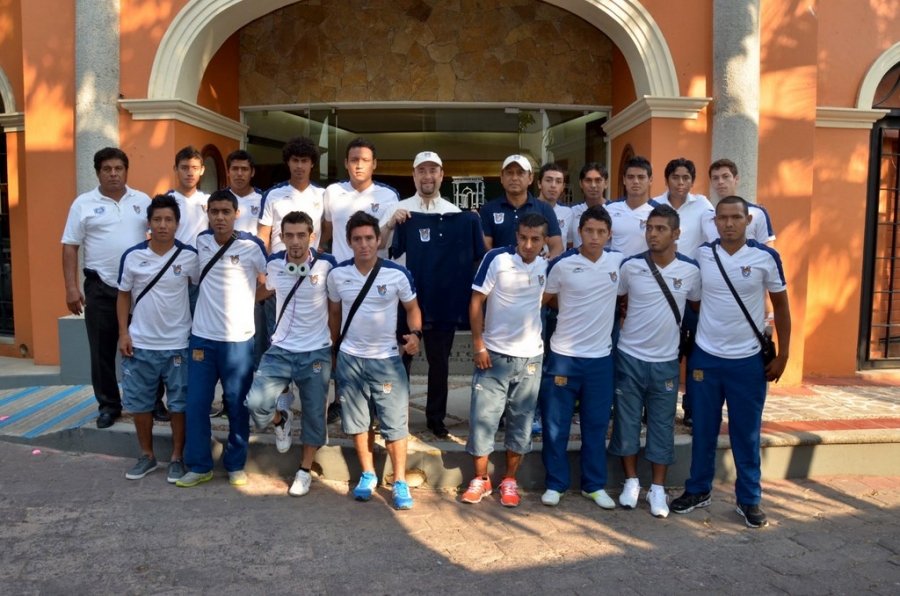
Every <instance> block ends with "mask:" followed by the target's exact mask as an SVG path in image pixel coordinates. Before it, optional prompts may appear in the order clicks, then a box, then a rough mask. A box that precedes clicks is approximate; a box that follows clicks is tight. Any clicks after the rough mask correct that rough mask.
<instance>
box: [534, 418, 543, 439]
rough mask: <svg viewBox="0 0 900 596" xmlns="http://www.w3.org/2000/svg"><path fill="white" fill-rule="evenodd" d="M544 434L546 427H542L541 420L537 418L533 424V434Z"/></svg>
mask: <svg viewBox="0 0 900 596" xmlns="http://www.w3.org/2000/svg"><path fill="white" fill-rule="evenodd" d="M543 432H544V427H543V426H542V425H541V419H540V418H538V417H537V416H535V417H534V421H533V422H532V423H531V434H533V435H539V434H541V433H543Z"/></svg>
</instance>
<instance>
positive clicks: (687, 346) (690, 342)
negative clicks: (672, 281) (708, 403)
mask: <svg viewBox="0 0 900 596" xmlns="http://www.w3.org/2000/svg"><path fill="white" fill-rule="evenodd" d="M644 260H646V261H647V265H648V266H649V267H650V271H651V272H652V273H653V277H654V278H655V279H656V283H658V284H659V288H660V289H661V290H662V293H663V295H665V297H666V300H667V301H668V303H669V306H670V307H671V308H672V314H674V315H675V324H676V325H678V328H679V329H680V330H681V335H680V338H679V341H678V359H679V360H681V359H682V358H688V357H689V356H690V355H691V351H693V349H694V333H693V332H692V331H691V330H690V329H688V328H687V327H683V326H682V325H681V312H680V311H679V310H678V305H677V304H675V297H674V296H672V292H671V291H669V286H668V285H666V280H664V279H663V277H662V275H661V274H660V273H659V269H657V268H656V263H654V262H653V259H652V258H650V251H647V252H645V253H644ZM685 308H689V307H688V306H687V305H685Z"/></svg>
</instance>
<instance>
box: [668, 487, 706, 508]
mask: <svg viewBox="0 0 900 596" xmlns="http://www.w3.org/2000/svg"><path fill="white" fill-rule="evenodd" d="M710 501H712V499H711V498H710V493H692V492H688V491H684V492H683V493H682V494H681V496H680V497H678V498H677V499H675V500H674V501H672V505H671V507H670V509H671V510H672V511H674V512H675V513H690V512H691V511H693V510H694V508H695V507H708V506H709V503H710Z"/></svg>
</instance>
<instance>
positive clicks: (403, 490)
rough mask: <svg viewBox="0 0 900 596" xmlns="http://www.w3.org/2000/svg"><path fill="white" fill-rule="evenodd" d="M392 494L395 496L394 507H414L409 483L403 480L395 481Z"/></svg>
mask: <svg viewBox="0 0 900 596" xmlns="http://www.w3.org/2000/svg"><path fill="white" fill-rule="evenodd" d="M391 496H393V497H394V509H412V506H413V499H412V495H410V494H409V485H408V484H406V482H404V481H403V480H398V481H397V482H395V483H394V487H393V488H392V489H391Z"/></svg>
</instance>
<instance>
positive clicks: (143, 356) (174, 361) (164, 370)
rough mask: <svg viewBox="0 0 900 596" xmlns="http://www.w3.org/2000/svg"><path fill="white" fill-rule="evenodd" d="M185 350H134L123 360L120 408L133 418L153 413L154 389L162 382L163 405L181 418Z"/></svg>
mask: <svg viewBox="0 0 900 596" xmlns="http://www.w3.org/2000/svg"><path fill="white" fill-rule="evenodd" d="M187 354H188V351H187V348H184V349H182V350H145V349H143V348H135V349H134V355H133V356H125V357H123V358H122V407H123V408H125V409H126V410H128V411H129V412H131V413H133V414H145V413H147V412H152V411H153V406H154V405H155V404H156V389H157V388H158V387H159V380H160V378H162V380H163V382H164V383H165V385H166V404H167V405H168V408H169V410H170V411H171V412H175V413H176V414H180V413H181V412H184V409H185V407H186V406H187V380H188V377H187V367H188V359H187Z"/></svg>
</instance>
